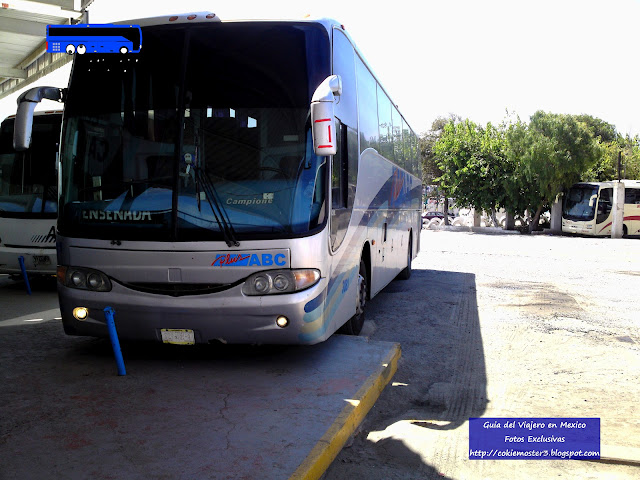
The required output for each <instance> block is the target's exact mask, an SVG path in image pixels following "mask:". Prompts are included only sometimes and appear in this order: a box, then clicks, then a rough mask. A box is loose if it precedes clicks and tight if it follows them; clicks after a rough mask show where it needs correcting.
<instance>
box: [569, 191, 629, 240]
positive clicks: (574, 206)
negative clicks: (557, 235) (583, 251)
mask: <svg viewBox="0 0 640 480" xmlns="http://www.w3.org/2000/svg"><path fill="white" fill-rule="evenodd" d="M621 182H622V183H623V184H624V212H623V226H622V232H623V235H624V236H627V235H640V181H638V180H621ZM616 183H618V182H584V183H576V184H575V185H573V186H572V187H571V188H570V189H569V192H568V193H567V194H566V195H565V197H564V204H563V209H562V231H563V232H566V233H575V234H580V235H596V236H609V235H611V226H612V224H613V213H612V210H613V189H614V185H615V184H616Z"/></svg>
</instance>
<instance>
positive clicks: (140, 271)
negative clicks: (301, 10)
mask: <svg viewBox="0 0 640 480" xmlns="http://www.w3.org/2000/svg"><path fill="white" fill-rule="evenodd" d="M194 16H195V18H194ZM191 18H192V20H187V18H185V17H184V16H175V17H171V18H166V19H145V20H138V21H130V22H127V23H130V24H134V23H136V24H140V25H141V26H142V30H143V36H144V39H145V42H144V48H143V49H142V50H141V52H140V53H137V54H136V53H129V54H126V55H120V54H118V55H115V54H111V55H109V54H104V55H99V54H92V55H82V56H76V58H75V59H74V65H73V72H72V74H71V78H70V82H69V88H68V89H67V90H66V91H64V92H62V91H56V90H55V89H47V88H46V87H43V88H40V89H32V90H31V91H30V92H27V93H26V94H25V95H24V96H23V99H26V100H30V101H27V102H24V103H21V104H20V106H19V109H18V111H19V115H20V125H21V129H19V130H17V136H20V137H21V138H22V137H25V138H26V137H28V125H29V120H28V118H29V114H28V111H29V109H31V108H32V107H31V105H32V103H33V101H38V100H39V99H40V98H42V97H46V98H55V99H58V98H60V97H64V98H65V114H64V122H63V132H62V144H61V150H60V159H61V177H62V180H61V185H62V187H61V188H62V191H61V198H60V214H59V217H58V232H57V233H58V236H57V240H58V249H59V250H58V251H59V255H60V257H59V263H60V266H59V267H58V279H59V282H60V284H59V289H58V290H59V298H60V309H61V312H62V319H63V324H64V329H65V331H66V332H67V333H68V334H71V335H91V336H106V335H107V327H106V325H105V319H104V313H103V309H104V308H105V307H107V306H109V307H112V308H113V309H114V310H115V321H116V325H117V328H118V335H119V336H120V338H123V339H131V340H151V341H162V342H165V343H185V344H194V343H207V342H216V341H220V342H223V343H251V344H261V343H272V344H288V343H293V344H314V343H318V342H322V341H324V340H326V339H327V338H329V337H330V336H331V335H332V334H333V333H334V332H335V331H337V330H341V331H342V332H344V333H348V334H354V335H357V334H358V333H359V332H360V330H361V328H362V324H363V321H364V315H363V310H364V307H365V303H366V302H367V300H369V299H370V298H371V297H373V296H374V295H376V294H377V293H378V292H380V290H382V288H384V287H385V286H386V285H387V284H388V283H389V282H391V281H392V280H393V279H394V278H396V277H397V276H400V277H404V278H407V277H409V275H410V273H411V262H412V259H413V258H414V257H415V256H416V255H417V253H418V250H419V238H420V237H419V235H420V223H421V219H420V206H421V205H420V201H421V192H422V184H421V180H420V178H419V175H420V173H419V172H420V165H419V160H418V138H417V136H416V134H415V133H414V132H413V131H412V130H411V128H410V127H409V126H408V124H407V123H406V121H405V120H404V118H403V117H402V115H401V114H400V113H399V111H398V109H397V108H396V107H395V106H394V104H393V103H392V102H391V100H390V98H389V96H388V95H387V93H386V91H385V90H384V89H383V88H382V86H381V85H380V83H379V82H378V81H377V79H376V77H375V76H374V75H373V73H372V72H371V70H370V68H369V67H368V66H367V64H366V63H365V61H364V60H363V58H362V56H361V55H360V53H359V52H358V50H357V49H356V48H355V47H354V44H353V42H352V41H351V39H350V38H349V36H348V35H347V34H346V32H345V30H344V29H343V28H342V27H341V25H340V24H339V23H337V22H335V21H331V20H316V21H312V20H305V21H252V22H221V21H220V20H219V19H218V18H217V17H215V16H214V15H212V14H210V15H202V14H199V15H191ZM314 140H315V141H314ZM20 142H22V145H23V146H24V145H25V144H26V140H24V139H23V140H19V143H20ZM334 152H335V153H334Z"/></svg>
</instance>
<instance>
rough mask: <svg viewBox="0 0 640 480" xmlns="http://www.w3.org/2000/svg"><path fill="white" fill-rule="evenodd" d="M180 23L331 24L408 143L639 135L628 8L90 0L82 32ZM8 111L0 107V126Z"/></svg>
mask: <svg viewBox="0 0 640 480" xmlns="http://www.w3.org/2000/svg"><path fill="white" fill-rule="evenodd" d="M176 5H179V12H178V11H177V10H176ZM186 11H213V12H215V13H216V14H218V15H219V16H220V17H221V18H222V19H236V18H302V17H303V16H304V15H305V14H310V15H312V16H326V17H332V18H335V19H336V20H338V21H340V22H341V23H343V24H344V25H345V27H346V29H347V31H348V32H349V33H350V35H351V36H352V38H353V39H354V41H355V42H356V44H357V45H358V47H359V48H360V50H361V51H362V53H363V54H364V56H365V57H366V59H367V60H368V62H369V64H370V65H371V67H372V68H373V70H374V71H375V72H376V74H377V75H378V77H379V78H380V80H381V82H382V83H383V85H385V87H386V89H387V90H388V92H389V93H390V95H391V97H392V99H393V101H394V102H395V103H396V104H397V105H398V107H399V109H400V110H401V111H402V112H403V115H404V116H405V118H406V119H407V121H408V122H409V123H410V124H411V125H412V127H413V128H414V130H416V131H417V132H418V133H422V132H424V131H427V130H429V128H430V127H431V122H432V121H433V120H434V119H435V118H436V117H438V116H447V115H448V114H450V113H455V114H457V115H460V116H462V117H463V118H467V117H468V118H470V119H471V120H473V121H475V122H478V123H482V124H484V123H486V122H489V121H491V122H494V123H499V122H500V121H501V120H503V119H504V118H505V112H506V111H507V110H508V111H510V112H514V113H515V114H517V115H519V116H520V118H522V119H523V120H528V119H529V116H530V115H531V114H533V113H534V112H535V111H536V110H539V109H542V110H545V111H550V112H554V113H572V114H580V113H586V114H589V115H593V116H595V117H599V118H601V119H603V120H605V121H607V122H609V123H612V124H614V125H615V126H616V128H617V129H618V131H619V132H621V133H631V134H632V135H635V134H640V87H639V86H638V79H637V78H635V71H636V70H638V69H637V67H636V63H637V56H638V46H639V45H640V28H638V22H639V20H640V1H639V0H608V1H606V2H604V1H601V0H600V1H594V0H537V1H523V0H439V1H435V0H418V1H415V0H410V1H404V0H396V1H395V2H389V1H384V2H383V1H378V0H369V1H351V0H342V1H340V2H318V1H314V2H308V1H305V0H297V1H295V0H294V1H291V0H271V1H264V0H261V1H253V0H252V1H242V0H233V1H227V0H220V1H216V2H212V1H210V0H209V1H202V0H183V1H180V2H175V1H171V2H169V1H164V0H160V1H154V2H141V1H139V2H135V1H132V0H95V1H94V3H93V4H92V5H91V7H90V8H89V12H90V21H91V22H93V23H105V22H109V21H113V20H119V19H125V18H137V17H143V16H155V15H163V14H170V13H180V12H186ZM67 75H68V73H67ZM63 77H64V75H63ZM65 80H66V79H64V78H62V80H59V82H62V83H64V81H65ZM38 84H42V81H41V82H38ZM14 102H15V99H11V103H10V104H8V103H7V102H6V100H5V99H3V100H0V116H2V117H4V116H5V115H8V114H9V113H13V112H11V111H7V108H9V109H11V108H13V109H15V106H14V105H15V103H14ZM47 108H51V107H50V106H49V107H47Z"/></svg>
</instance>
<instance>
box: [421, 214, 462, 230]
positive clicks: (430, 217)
mask: <svg viewBox="0 0 640 480" xmlns="http://www.w3.org/2000/svg"><path fill="white" fill-rule="evenodd" d="M434 218H438V219H440V220H444V213H442V212H425V213H423V214H422V226H423V227H424V224H425V223H426V222H429V221H430V220H433V219H434ZM454 218H455V215H453V214H452V213H449V223H451V222H452V221H453V219H454Z"/></svg>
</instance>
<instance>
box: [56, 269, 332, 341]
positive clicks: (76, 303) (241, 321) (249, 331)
mask: <svg viewBox="0 0 640 480" xmlns="http://www.w3.org/2000/svg"><path fill="white" fill-rule="evenodd" d="M327 283H328V282H327V279H325V278H322V279H320V281H319V282H318V283H317V284H316V285H314V286H313V287H311V288H309V289H307V290H304V291H302V292H297V293H292V294H283V295H268V296H245V295H244V294H243V293H242V285H238V286H235V287H233V288H231V289H229V290H226V291H224V292H218V293H213V294H205V295H189V296H180V297H173V296H167V295H155V294H149V293H141V292H138V291H133V290H130V289H128V288H126V287H124V286H122V285H120V284H118V283H115V282H114V283H113V289H112V291H111V292H108V293H102V292H90V291H86V290H78V289H72V288H68V287H65V286H62V285H60V284H58V294H59V298H60V311H61V313H62V323H63V326H64V330H65V332H66V333H67V334H69V335H85V336H95V337H107V336H108V330H107V326H106V320H105V316H104V309H105V308H106V307H111V308H113V310H114V311H115V314H114V320H115V324H116V330H117V332H118V337H119V338H120V340H134V341H156V342H158V341H163V331H164V332H166V331H167V330H187V331H189V332H193V339H194V341H195V343H210V342H215V341H219V342H222V343H241V344H314V343H318V342H321V341H324V340H326V339H327V338H328V337H329V336H330V335H331V334H332V333H333V331H334V330H335V329H336V328H337V326H333V325H329V324H328V322H330V321H331V319H330V318H329V319H327V318H325V315H324V304H325V301H324V299H325V298H326V291H327ZM77 307H84V308H86V309H87V310H88V316H87V318H85V319H84V320H78V319H76V318H75V317H74V315H73V311H74V309H75V308H77ZM282 316H284V317H286V318H287V320H288V325H287V326H285V327H280V326H278V325H277V323H276V320H277V319H278V318H279V317H282ZM165 335H166V333H165ZM169 343H170V342H169Z"/></svg>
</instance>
